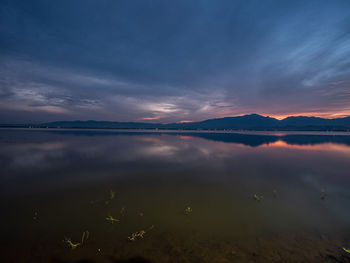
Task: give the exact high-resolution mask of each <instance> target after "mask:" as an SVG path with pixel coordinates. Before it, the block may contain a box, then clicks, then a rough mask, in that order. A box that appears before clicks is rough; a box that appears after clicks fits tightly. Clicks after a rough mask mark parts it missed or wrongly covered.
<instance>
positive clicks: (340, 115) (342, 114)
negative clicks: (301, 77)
mask: <svg viewBox="0 0 350 263" xmlns="http://www.w3.org/2000/svg"><path fill="white" fill-rule="evenodd" d="M264 116H269V117H272V118H275V119H278V120H283V119H285V118H288V117H300V116H304V117H319V118H325V119H334V118H344V117H348V116H350V111H344V112H337V113H331V112H303V113H296V114H281V115H274V114H271V115H264Z"/></svg>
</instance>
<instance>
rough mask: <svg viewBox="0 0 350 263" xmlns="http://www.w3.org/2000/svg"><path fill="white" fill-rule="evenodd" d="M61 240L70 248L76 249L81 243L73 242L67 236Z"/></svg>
mask: <svg viewBox="0 0 350 263" xmlns="http://www.w3.org/2000/svg"><path fill="white" fill-rule="evenodd" d="M63 242H64V243H66V244H67V245H68V246H69V248H71V249H72V250H74V249H76V248H77V247H78V246H80V245H81V243H73V242H72V240H71V239H70V238H67V237H65V238H64V239H63Z"/></svg>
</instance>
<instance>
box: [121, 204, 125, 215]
mask: <svg viewBox="0 0 350 263" xmlns="http://www.w3.org/2000/svg"><path fill="white" fill-rule="evenodd" d="M125 213H126V210H125V207H124V206H123V207H122V208H121V209H120V214H121V215H124V214H125Z"/></svg>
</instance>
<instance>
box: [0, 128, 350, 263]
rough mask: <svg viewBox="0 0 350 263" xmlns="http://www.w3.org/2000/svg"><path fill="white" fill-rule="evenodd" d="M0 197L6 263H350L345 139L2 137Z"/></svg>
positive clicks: (62, 133) (51, 133) (110, 134)
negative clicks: (70, 241)
mask: <svg viewBox="0 0 350 263" xmlns="http://www.w3.org/2000/svg"><path fill="white" fill-rule="evenodd" d="M0 187H1V189H0V190H1V199H0V200H1V201H0V202H1V203H0V204H1V211H2V212H1V214H2V215H1V219H0V220H1V226H2V227H1V241H0V249H1V256H0V257H1V258H2V259H1V258H0V261H1V262H61V263H62V262H350V254H349V255H347V254H346V253H345V252H344V251H343V250H342V247H347V248H350V136H349V135H347V134H341V135H334V134H331V135H328V134H310V133H309V134H306V135H305V134H283V133H268V134H244V133H243V134H238V133H208V132H206V133H198V132H183V133H178V132H172V133H160V132H153V133H152V132H146V131H145V132H132V131H119V132H118V131H96V130H95V131H94V130H20V129H2V130H0ZM254 195H256V196H257V198H255V199H254ZM256 199H259V200H256ZM186 209H188V211H187V212H186ZM109 216H111V217H112V218H114V219H116V220H117V221H116V222H114V223H112V222H111V221H110V220H107V219H106V218H108V217H109ZM142 230H143V231H145V233H144V232H140V231H142ZM84 231H88V232H89V238H88V239H86V240H84V242H83V244H81V245H79V246H78V247H77V248H76V249H71V248H69V245H68V244H67V243H66V242H64V241H63V240H64V239H65V238H70V239H71V240H72V242H73V243H78V242H80V243H81V239H82V233H83V232H84ZM133 233H138V234H140V233H141V234H142V233H143V235H142V236H143V238H142V237H141V235H139V236H137V237H136V238H135V240H134V241H130V240H128V237H132V234H133Z"/></svg>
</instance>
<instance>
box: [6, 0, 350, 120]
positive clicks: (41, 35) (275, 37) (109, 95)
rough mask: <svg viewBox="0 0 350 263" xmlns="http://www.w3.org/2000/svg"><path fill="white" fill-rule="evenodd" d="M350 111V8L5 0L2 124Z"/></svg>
mask: <svg viewBox="0 0 350 263" xmlns="http://www.w3.org/2000/svg"><path fill="white" fill-rule="evenodd" d="M249 113H259V114H262V115H269V116H275V117H278V118H283V117H285V116H287V115H308V116H311V115H313V116H321V117H327V118H334V117H342V116H348V115H350V1H348V0H344V1H341V0H333V1H327V0H325V1H321V0H315V1H313V0H308V1H305V0H302V1H298V0H293V1H281V0H276V1H268V0H264V1H262V0H257V1H247V0H245V1H233V0H226V1H225V0H220V1H217V0H212V1H209V0H206V1H204V0H202V1H196V0H176V1H165V0H158V1H156V0H153V1H151V0H142V1H141V0H139V1H137V0H135V1H129V0H125V1H104V0H96V1H88V0H75V1H73V0H67V1H64V0H59V1H47V0H42V1H36V0H33V1H23V0H18V1H17V0H8V1H6V0H5V1H4V0H2V1H1V2H0V123H23V122H25V123H28V122H32V123H37V122H46V121H56V120H77V119H79V120H91V119H95V120H108V121H147V122H185V121H198V120H204V119H209V118H215V117H224V116H235V115H242V114H249Z"/></svg>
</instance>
